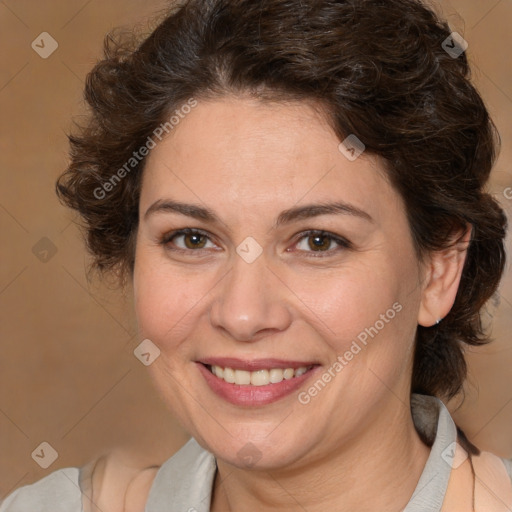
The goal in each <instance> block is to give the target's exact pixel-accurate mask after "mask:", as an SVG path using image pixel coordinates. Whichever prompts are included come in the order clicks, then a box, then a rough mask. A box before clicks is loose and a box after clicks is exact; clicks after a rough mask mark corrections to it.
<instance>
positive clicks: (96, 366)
mask: <svg viewBox="0 0 512 512" xmlns="http://www.w3.org/2000/svg"><path fill="white" fill-rule="evenodd" d="M165 5H166V4H165V2H162V1H155V0H145V1H144V2H142V1H138V2H137V1H135V0H128V1H127V0H124V1H121V0H106V1H102V2H101V1H99V0H89V1H84V0H73V1H69V0H66V1H64V0H48V1H45V2H37V1H35V0H32V1H29V0H0V47H1V48H2V64H1V67H0V111H1V112H2V115H1V116H0V129H1V137H0V144H1V146H0V162H1V166H0V172H1V173H2V176H1V181H0V183H1V189H0V227H1V232H2V242H1V244H2V264H1V268H0V311H1V322H0V336H1V337H0V340H1V358H0V389H1V393H0V498H1V497H3V496H5V495H7V494H8V493H9V492H11V491H12V490H13V489H14V488H16V487H19V486H21V485H25V484H28V483H31V482H33V481H35V480H38V479H40V478H42V477H43V476H45V475H46V474H48V473H50V472H51V471H54V470H56V469H58V468H61V467H66V466H81V465H83V464H85V463H86V462H87V461H90V460H92V459H93V458H95V457H97V456H99V455H100V454H103V453H106V452H108V451H110V450H117V451H116V453H120V454H124V456H126V457H127V460H130V461H131V463H133V464H136V465H140V467H142V466H144V465H149V464H153V463H154V464H159V463H161V462H163V461H164V460H166V459H167V458H168V457H169V456H170V455H171V454H172V453H173V452H174V451H175V450H176V449H177V448H178V447H179V446H181V445H182V444H183V442H184V441H185V440H186V439H187V435H186V433H185V432H183V430H181V428H180V427H179V426H178V425H177V424H176V422H175V420H174V419H173V418H172V416H171V415H170V413H169V412H168V411H167V410H166V409H165V408H164V406H163V403H162V401H161V400H160V399H159V397H157V396H156V393H155V392H154V391H153V389H152V387H151V384H150V382H149V381H148V378H147V375H146V370H145V367H144V366H143V365H142V364H141V363H140V362H139V361H138V360H137V359H136V358H135V357H134V355H133V349H134V347H135V346H136V345H137V344H138V343H139V342H140V340H137V337H136V335H135V331H134V323H133V315H132V311H131V303H130V297H129V296H128V297H122V296H121V294H120V293H118V292H115V291H113V290H109V288H108V287H107V286H105V284H101V283H98V282H95V283H88V282H87V279H86V276H85V268H86V265H87V259H86V257H85V254H84V250H83V246H82V242H81V239H80V236H79V233H78V231H77V228H76V227H75V226H74V225H73V224H72V223H71V220H72V215H71V213H70V212H69V211H67V210H65V209H64V208H63V207H61V206H60V205H59V203H58V201H57V199H56V197H55V195H54V182H55V180H56V178H57V176H58V175H59V174H60V173H61V172H62V170H63V169H64V168H65V165H66V159H67V142H66V137H65V133H66V132H67V131H68V130H69V128H70V125H71V116H72V115H76V114H80V113H81V112H82V111H83V110H82V100H81V97H82V87H83V81H84V77H85V74H86V73H87V71H88V70H89V69H90V68H91V66H92V65H93V64H94V62H95V60H96V59H97V58H98V57H99V55H100V50H101V44H102V40H103V36H104V34H105V33H106V32H107V31H109V30H110V29H112V28H113V27H115V26H120V25H132V24H133V23H135V22H138V23H140V22H142V23H143V24H144V23H145V22H146V21H147V19H148V17H149V16H151V15H152V14H154V13H155V12H157V11H159V10H160V9H161V8H163V7H164V6H165ZM440 5H441V9H442V11H443V12H444V13H445V15H446V16H447V17H448V18H449V21H450V23H451V25H452V27H453V28H454V29H455V30H457V31H458V32H460V33H461V34H463V35H464V37H465V38H466V39H467V40H468V42H469V49H468V54H469V56H470V59H471V61H472V62H473V64H474V79H475V81H476V83H477V85H478V86H479V88H480V90H481V92H482V94H483V96H484V98H485V100H486V102H487V104H488V106H489V109H490V111H491V113H492V115H493V116H494V118H495V121H496V123H497V125H498V128H499V130H500V132H501V135H502V139H503V148H502V153H501V157H500V160H499V162H498V164H497V166H496V168H495V170H494V176H493V182H492V185H491V188H492V191H493V193H495V194H496V197H498V198H499V199H500V201H501V202H502V204H503V206H504V208H506V210H507V212H508V214H509V215H510V213H511V212H512V200H507V199H506V198H505V197H504V194H503V192H504V190H505V188H506V187H512V173H511V171H510V164H511V161H512V67H511V66H510V50H511V48H512V32H511V31H510V25H511V23H512V0H501V1H497V0H489V1H487V0H486V1H482V0H451V1H443V2H441V4H440ZM41 32H48V33H49V34H51V36H52V37H53V38H54V39H55V40H56V41H57V42H58V45H59V46H58V48H57V50H56V51H55V52H54V53H53V54H52V55H51V56H50V57H48V58H47V59H43V58H41V57H40V56H39V55H38V54H37V53H36V52H35V51H34V50H33V49H32V48H31V43H32V41H33V40H35V39H36V37H37V36H38V35H39V34H40V33H41ZM41 239H43V240H42V241H41ZM509 249H510V242H509ZM45 251H46V253H45ZM55 251H56V252H55ZM53 253H54V254H53ZM41 258H43V260H44V258H46V259H47V260H48V261H46V262H45V261H42V260H41ZM490 313H491V314H492V316H493V319H492V321H493V334H494V336H495V338H496V340H495V342H494V343H493V344H491V345H489V346H488V347H485V348H484V349H480V350H478V351H474V353H472V354H470V355H469V356H468V357H469V362H470V372H471V377H470V382H471V384H472V385H471V387H468V391H467V398H466V402H465V404H464V405H463V407H462V408H461V409H460V410H458V411H457V412H455V418H456V420H458V422H459V423H460V425H461V426H462V427H463V428H465V429H466V430H467V433H468V435H469V437H470V438H471V439H472V440H473V441H474V442H476V443H477V444H478V445H479V446H480V447H482V448H486V449H489V450H494V451H495V452H496V453H498V454H501V455H505V456H512V428H511V427H512V386H511V384H512V374H511V372H510V368H511V363H512V349H511V343H510V337H509V333H510V332H511V330H512V276H511V273H510V271H507V275H506V277H505V280H504V284H503V287H502V289H501V293H500V305H499V306H498V307H497V308H490ZM453 408H454V406H452V409H453ZM43 441H46V442H48V443H50V445H51V446H52V447H53V448H54V449H55V450H56V451H57V452H58V458H57V459H56V460H55V462H54V463H53V464H52V465H51V466H50V467H49V468H48V469H42V468H40V467H39V466H38V465H37V464H36V462H35V461H34V460H33V459H32V457H31V454H32V452H33V451H34V450H35V449H36V448H37V447H38V446H39V445H40V443H41V442H43ZM133 461H135V462H133Z"/></svg>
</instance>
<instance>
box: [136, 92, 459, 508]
mask: <svg viewBox="0 0 512 512" xmlns="http://www.w3.org/2000/svg"><path fill="white" fill-rule="evenodd" d="M338 144H339V140H338V139H337V138H336V136H335V135H334V133H333V132H332V130H331V129H330V127H329V126H328V124H327V122H326V121H325V119H324V118H323V117H322V115H321V113H320V112H319V110H318V109H315V108H314V107H313V106H312V105H309V104H306V103H283V102H276V103H269V102H261V101H258V100H255V99H252V98H250V97H248V96H239V97H231V96H230V97H224V98H219V99H218V100H210V101H199V104H198V106H197V107H195V108H194V109H192V111H191V112H190V113H189V114H188V115H187V116H186V117H185V118H184V119H183V120H182V121H181V122H180V124H179V125H178V126H177V127H176V128H175V129H174V130H173V131H172V132H171V133H170V135H169V136H168V137H167V138H166V139H164V140H163V141H162V142H161V143H159V144H158V145H157V147H156V148H155V149H153V150H152V151H151V153H150V155H149V156H148V160H147V162H146V167H145V170H144V176H143V183H142V189H141V196H140V222H139V227H138V232H137V243H136V258H135V268H134V274H133V284H134V295H135V309H136V315H137V321H138V329H139V335H140V337H141V339H144V338H149V339H150V340H151V341H152V342H153V343H154V344H155V345H156V346H157V347H158V348H159V349H160V351H161V354H160V357H158V358H157V359H156V360H155V361H154V362H153V363H152V364H151V365H150V366H149V371H150V373H151V376H152V378H153V380H154V383H155V385H156V387H157V389H158V390H159V391H160V393H161V395H162V397H163V398H164V400H165V401H166V402H167V404H168V406H169V407H170V409H171V410H172V411H173V413H174V414H175V415H176V417H177V418H178V419H179V420H180V421H181V422H182V424H183V425H184V427H185V428H186V429H187V430H188V431H189V432H190V433H191V435H192V436H193V437H195V438H196V440H197V441H198V442H199V443H200V444H201V445H202V446H203V447H204V448H206V449H207V450H209V451H211V452H212V453H214V454H215V456H216V457H217V463H218V473H217V475H216V479H215V485H214V494H213V499H212V510H213V511H214V512H216V511H220V510H222V511H226V510H261V511H274V510H279V511H288V510H289V511H291V510H303V509H305V510H308V511H309V512H314V511H317V510H318V511H319V510H326V507H331V510H337V511H351V510H359V511H361V510H382V511H388V510H389V511H397V510H401V509H402V508H403V507H404V506H405V505H406V504H407V502H408V501H409V500H410V498H411V495H412V493H413V491H414V489H415V487H416V484H417V482H418V479H419V477H420V474H421V472H422V470H423V467H424V465H425V462H426V460H427V457H428V454H429V449H428V447H427V446H425V445H424V444H423V443H422V442H421V440H420V438H419V436H418V434H417V432H416V430H415V428H414V425H413V423H412V419H411V414H410V406H409V390H410V379H411V371H412V370H411V368H412V366H411V365H412V354H413V343H414V335H415V331H416V328H417V325H418V323H419V324H421V325H425V326H428V325H433V324H434V323H435V321H436V319H438V318H442V317H444V316H445V315H446V314H447V313H448V311H449V309H450V308H451V306H452V304H453V301H454V298H455V294H456V290H457V287H458V283H459V280H460V273H461V270H462V265H463V261H464V256H465V255H464V251H456V250H453V251H446V252H445V253H439V254H436V255H432V256H431V257H430V258H428V259H427V260H426V261H425V262H424V263H422V264H420V262H419V261H418V258H417V255H416V253H415V251H414V247H413V243H412V239H411V235H410V230H409V226H408V223H407V219H406V214H405V210H404V205H403V203H402V200H401V198H400V196H399V194H398V193H397V192H396V191H395V190H394V189H393V187H392V186H391V185H390V184H389V183H388V182H387V180H386V177H385V172H384V164H383V162H382V161H380V160H379V159H378V158H377V157H375V156H371V155H369V154H367V153H363V154H362V155H361V156H360V157H359V158H357V159H356V160H355V161H353V162H351V161H349V160H348V159H347V158H346V157H345V156H344V155H343V154H342V153H341V152H340V151H339V150H338ZM166 199H172V200H174V201H181V202H184V203H192V204H195V205H198V206H202V207H207V208H209V209H211V210H212V211H214V212H215V214H216V215H217V216H218V218H219V219H220V222H218V223H209V222H206V221H204V220H198V219H194V218H191V217H189V216H186V215H183V214H180V213H176V212H172V211H157V212H154V213H151V214H148V215H146V212H147V211H148V209H149V208H150V207H151V205H153V204H154V203H155V202H156V201H159V200H166ZM325 201H343V202H345V203H350V205H352V206H355V207H357V208H358V209H360V210H362V211H364V212H365V213H366V214H367V215H369V216H370V217H371V220H367V219H365V218H362V217H360V216H356V215H347V214H338V215H322V216H316V217H313V218H306V219H301V220H296V221H294V222H292V223H290V224H283V225H280V226H278V227H275V226H274V223H275V221H276V219H277V217H278V215H279V214H280V213H281V212H282V211H283V210H286V209H289V208H292V207H296V206H304V205H306V204H315V203H319V202H325ZM182 228H194V229H201V230H203V231H206V232H207V233H208V234H209V237H210V238H209V239H202V238H199V241H200V242H201V244H202V249H201V250H198V249H194V248H188V247H191V246H192V247H193V243H194V242H195V243H196V244H197V243H198V242H197V239H195V240H192V241H191V237H190V235H189V236H183V235H182V236H179V237H177V238H174V239H172V240H171V241H168V242H167V243H162V239H164V238H165V236H166V234H169V233H171V232H172V231H174V230H178V229H182ZM312 229H316V230H325V231H328V232H329V233H332V234H334V235H337V236H340V237H343V238H345V239H347V240H348V241H349V242H350V244H351V245H350V246H349V248H345V247H342V246H338V244H337V243H335V242H334V241H332V242H331V243H330V245H329V239H327V240H325V239H322V240H323V241H324V243H325V245H326V247H325V248H324V249H323V252H319V250H318V249H316V250H315V248H314V247H313V248H312V247H311V245H312V244H311V239H312V238H314V236H313V237H309V238H308V236H307V235H306V236H302V235H300V233H302V232H303V231H305V230H312ZM297 235H300V236H302V238H300V236H297ZM248 236H251V237H253V238H254V239H255V240H256V241H257V242H258V244H259V245H260V246H261V248H262V250H263V252H262V254H261V255H260V256H259V257H258V258H257V259H256V260H255V261H254V262H252V263H247V262H246V261H245V260H244V259H242V258H241V257H240V256H239V255H238V254H237V252H236V248H237V246H238V245H239V244H240V243H241V242H242V241H243V240H244V239H245V238H246V237H248ZM192 238H193V237H192ZM167 240H169V239H167ZM187 241H188V246H187V245H185V243H186V242H187ZM308 241H309V242H310V245H308ZM180 248H181V249H182V252H178V251H177V250H173V249H180ZM311 255H312V256H311ZM315 255H316V257H315ZM394 303H399V304H400V305H401V306H402V310H401V311H400V312H399V313H397V314H396V316H395V318H394V319H393V320H391V321H389V322H388V323H386V324H385V327H384V328H382V329H381V330H380V331H379V333H378V335H377V336H375V337H374V338H373V339H370V341H369V343H368V344H367V346H366V347H364V348H363V349H362V350H361V351H360V352H359V353H358V354H357V355H355V356H354V358H353V359H352V360H351V361H350V362H349V364H347V365H346V366H345V367H344V368H343V370H342V371H341V372H339V373H338V374H336V377H335V378H333V379H332V380H331V382H330V383H329V384H328V385H327V386H325V388H324V389H323V390H322V391H321V392H320V393H318V395H317V396H315V397H314V398H312V399H311V401H310V402H309V403H308V404H307V405H304V404H301V403H300V402H299V401H298V399H297V393H292V394H291V395H289V396H287V397H285V398H283V399H280V400H279V401H277V402H275V403H272V404H269V405H265V406H261V407H253V408H251V407H242V406H235V405H232V404H230V403H228V402H226V401H224V400H223V399H221V398H219V397H218V396H217V395H215V394H214V393H213V392H212V391H211V390H210V388H209V386H208V385H207V384H206V382H205V380H204V378H203V376H202V375H201V374H200V373H199V371H198V369H197V367H196V364H195V363H194V361H197V360H200V359H202V358H205V357H208V356H211V357H213V356H217V357H221V356H230V357H238V358H241V359H255V358H264V357H274V358H281V359H295V360H296V359H299V360H301V361H316V362H318V363H319V364H321V365H322V366H323V371H321V372H320V375H321V374H322V373H323V372H324V371H326V370H327V369H328V368H329V367H331V366H332V364H333V363H334V361H336V358H337V356H338V355H343V354H344V353H345V352H346V351H347V350H348V349H349V348H350V345H351V343H352V341H353V340H355V339H356V338H357V335H358V334H359V333H361V332H362V331H364V329H365V328H368V327H370V326H374V325H375V323H376V321H377V320H379V318H381V317H380V315H381V314H385V313H386V311H387V310H389V309H390V308H391V307H392V305H393V304H394ZM310 385H311V382H307V383H305V384H304V387H303V389H301V390H300V391H303V390H307V388H308V387H309V386H310ZM249 442H250V443H252V445H253V446H255V447H256V448H255V450H256V451H257V453H258V454H260V455H261V458H260V459H259V460H258V461H257V462H256V463H255V464H254V465H253V466H252V467H247V465H246V464H245V463H244V461H243V460H242V459H241V458H240V457H239V456H237V452H238V451H239V450H241V449H242V448H243V447H244V446H246V445H247V443H249ZM253 450H254V448H253ZM362 503H364V504H365V505H364V507H367V508H366V509H365V508H362V505H361V504H362ZM301 507H302V508H301Z"/></svg>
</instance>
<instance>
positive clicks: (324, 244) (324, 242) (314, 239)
mask: <svg viewBox="0 0 512 512" xmlns="http://www.w3.org/2000/svg"><path fill="white" fill-rule="evenodd" d="M307 238H308V246H309V248H310V249H313V250H314V251H316V250H317V249H318V250H320V251H323V250H324V249H329V247H330V246H331V242H332V239H331V238H330V237H328V236H325V235H310V236H308V237H307Z"/></svg>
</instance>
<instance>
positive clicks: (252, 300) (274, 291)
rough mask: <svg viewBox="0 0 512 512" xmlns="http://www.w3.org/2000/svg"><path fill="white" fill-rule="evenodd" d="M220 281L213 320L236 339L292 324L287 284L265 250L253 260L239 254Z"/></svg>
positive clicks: (253, 338)
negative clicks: (269, 260)
mask: <svg viewBox="0 0 512 512" xmlns="http://www.w3.org/2000/svg"><path fill="white" fill-rule="evenodd" d="M219 285H220V286H218V287H216V295H215V297H214V299H213V301H212V304H211V309H210V321H211V323H212V325H213V326H214V327H215V328H216V329H221V330H223V331H225V332H226V333H228V334H229V336H230V337H232V338H233V339H235V340H237V341H246V342H249V341H257V340H258V339H260V338H262V337H265V336H268V335H270V334H275V333H278V332H280V331H283V330H285V329H286V328H287V327H288V326H289V325H290V323H291V313H290V310H289V303H288V301H287V300H286V292H285V290H286V286H285V285H284V284H283V283H282V281H281V280H280V279H279V278H278V277H277V276H276V275H275V273H274V272H273V271H272V270H270V268H269V267H268V266H267V264H266V260H265V257H264V254H262V255H261V256H260V257H259V258H257V259H256V260H255V261H253V262H252V263H247V262H246V261H244V260H243V259H242V258H241V257H239V256H238V255H236V257H235V261H234V264H233V267H232V269H231V271H230V272H228V274H227V275H226V276H225V277H224V279H222V281H221V283H219Z"/></svg>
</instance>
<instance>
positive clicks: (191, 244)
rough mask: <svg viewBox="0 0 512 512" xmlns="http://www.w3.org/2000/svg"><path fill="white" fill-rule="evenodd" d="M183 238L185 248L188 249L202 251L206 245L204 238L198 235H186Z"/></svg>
mask: <svg viewBox="0 0 512 512" xmlns="http://www.w3.org/2000/svg"><path fill="white" fill-rule="evenodd" d="M182 236H183V240H184V241H185V246H186V247H187V248H188V249H202V248H203V247H204V246H205V244H206V237H205V236H204V235H200V234H198V233H187V234H185V235H182Z"/></svg>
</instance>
